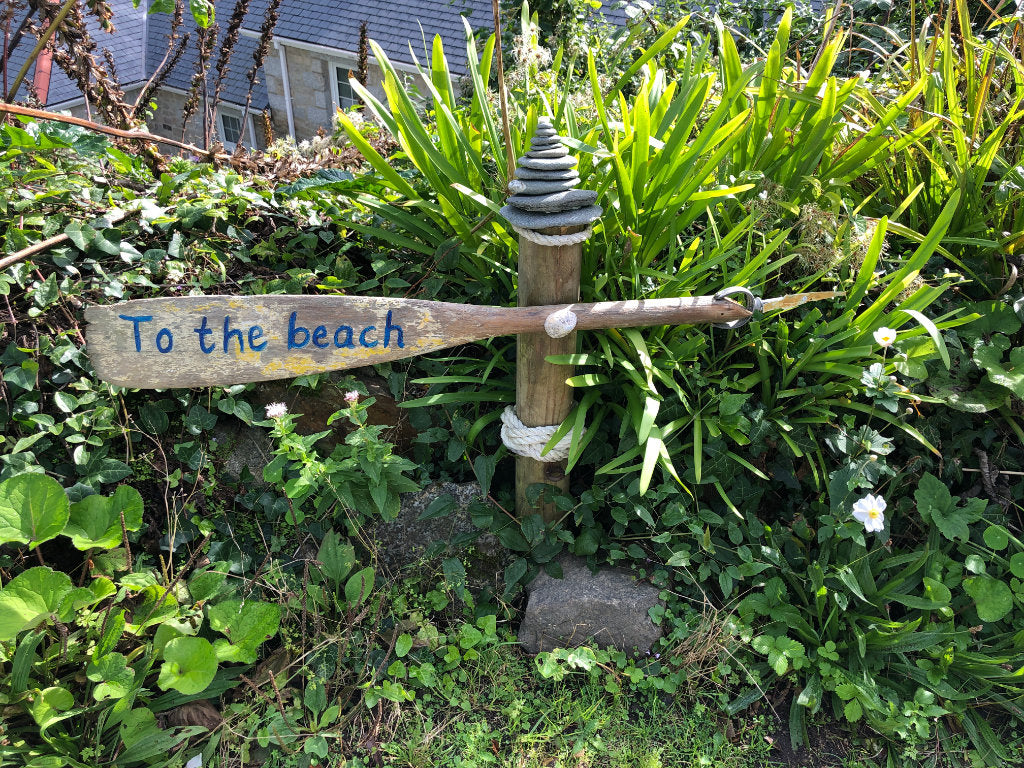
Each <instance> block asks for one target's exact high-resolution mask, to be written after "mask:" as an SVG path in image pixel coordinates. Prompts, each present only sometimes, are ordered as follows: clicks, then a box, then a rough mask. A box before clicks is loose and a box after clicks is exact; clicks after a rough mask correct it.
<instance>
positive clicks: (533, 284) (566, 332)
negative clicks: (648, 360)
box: [501, 120, 601, 521]
mask: <svg viewBox="0 0 1024 768" xmlns="http://www.w3.org/2000/svg"><path fill="white" fill-rule="evenodd" d="M575 165H576V160H575V158H572V157H570V156H569V153H568V150H567V149H566V147H565V146H564V145H563V144H562V142H561V139H560V137H559V136H558V134H557V133H556V132H555V129H554V127H552V125H551V123H550V122H549V121H546V120H541V121H539V122H538V124H537V130H536V132H535V133H534V136H533V139H532V140H531V142H530V149H529V151H527V153H526V155H525V156H524V157H521V158H519V162H518V168H517V169H516V173H515V176H516V178H515V180H514V181H512V182H510V184H509V191H511V192H512V193H513V194H512V196H511V197H509V199H508V205H506V206H505V207H504V208H502V209H501V213H502V215H503V216H504V217H505V218H506V219H507V220H508V221H509V222H510V223H511V224H512V226H513V227H514V228H515V230H516V232H518V233H519V306H521V307H528V306H543V305H552V304H555V305H557V304H574V303H576V302H578V301H579V298H580V269H581V266H582V260H583V242H584V241H585V240H586V239H587V238H588V237H589V236H590V234H591V229H590V224H591V222H593V221H595V220H596V219H598V218H599V217H600V216H601V208H600V206H597V205H594V202H595V201H596V200H597V193H596V192H593V191H590V190H583V189H576V188H575V187H576V185H577V184H579V180H580V178H579V173H578V172H577V171H576V170H575ZM575 323H576V316H575V315H574V314H573V313H571V312H564V313H556V315H553V316H552V318H550V319H549V322H548V323H546V324H545V333H521V334H519V337H518V344H517V347H516V405H515V409H514V410H512V409H506V412H505V413H504V414H503V416H502V422H503V427H502V439H503V440H504V441H505V445H506V446H507V447H508V448H509V450H511V451H512V452H514V453H516V454H517V456H516V514H517V515H518V516H520V517H522V516H524V515H528V514H532V513H534V512H540V514H541V515H542V516H543V517H544V519H545V520H546V521H550V520H552V519H554V518H555V517H557V515H558V512H557V509H556V508H555V505H554V503H552V502H550V501H542V502H541V503H540V504H539V505H536V506H534V505H531V504H530V503H529V501H528V499H527V494H526V490H527V488H529V487H530V486H531V485H534V484H536V483H544V484H548V485H553V486H555V487H557V488H559V489H561V490H562V491H568V489H569V477H568V475H567V474H566V460H567V457H568V446H569V442H570V440H569V437H568V436H567V437H566V438H565V439H563V440H562V441H560V442H559V444H558V445H556V446H555V447H553V448H552V449H551V450H550V451H548V452H547V453H543V452H542V451H543V448H544V446H545V444H546V443H547V442H548V441H549V440H550V438H551V436H552V435H553V434H554V430H555V429H556V428H557V427H558V425H559V424H561V423H562V421H563V420H564V419H565V418H566V417H567V416H568V415H569V412H570V411H571V410H572V401H573V395H572V388H571V387H569V386H568V385H567V384H566V383H565V381H566V379H567V378H568V377H569V376H572V368H571V367H568V366H564V365H553V364H551V363H548V362H546V361H545V358H546V357H548V356H549V355H564V354H570V353H573V352H575V351H576V333H575V331H574V330H573V329H574V328H575Z"/></svg>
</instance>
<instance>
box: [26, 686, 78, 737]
mask: <svg viewBox="0 0 1024 768" xmlns="http://www.w3.org/2000/svg"><path fill="white" fill-rule="evenodd" d="M74 706H75V697H74V696H73V695H72V693H71V691H69V690H68V689H67V688H62V687H60V686H53V687H50V688H44V689H43V690H41V691H39V690H37V691H36V692H35V695H34V696H33V697H32V706H31V712H32V719H33V720H35V721H36V725H38V726H39V728H40V729H41V730H46V729H47V728H48V727H49V726H51V725H53V724H54V723H56V722H57V721H58V720H63V719H64V718H62V717H60V713H62V712H67V711H68V710H69V709H71V708H72V707H74Z"/></svg>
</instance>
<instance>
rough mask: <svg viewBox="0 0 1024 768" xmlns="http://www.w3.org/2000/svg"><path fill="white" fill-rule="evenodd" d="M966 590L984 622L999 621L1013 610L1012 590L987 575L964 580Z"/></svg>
mask: <svg viewBox="0 0 1024 768" xmlns="http://www.w3.org/2000/svg"><path fill="white" fill-rule="evenodd" d="M964 589H965V590H966V591H967V594H968V595H970V596H971V599H973V600H974V604H975V606H976V607H977V609H978V618H979V619H981V620H982V621H985V622H988V621H999V620H1000V619H1002V618H1003V617H1004V616H1006V615H1007V614H1008V613H1009V612H1010V611H1011V610H1012V609H1013V593H1012V592H1011V591H1010V588H1009V587H1008V586H1007V585H1006V584H1004V583H1003V582H1001V581H999V580H998V579H994V578H992V577H991V576H989V575H987V574H981V575H978V576H975V577H974V578H971V579H964Z"/></svg>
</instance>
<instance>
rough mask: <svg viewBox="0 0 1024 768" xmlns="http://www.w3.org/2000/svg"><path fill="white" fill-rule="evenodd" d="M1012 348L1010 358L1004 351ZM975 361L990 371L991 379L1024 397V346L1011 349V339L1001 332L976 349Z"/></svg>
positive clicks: (994, 382)
mask: <svg viewBox="0 0 1024 768" xmlns="http://www.w3.org/2000/svg"><path fill="white" fill-rule="evenodd" d="M1008 349H1009V350H1010V356H1009V359H1008V360H1003V353H1004V352H1006V351H1007V350H1008ZM974 362H976V363H977V364H978V365H979V366H980V367H981V368H984V369H985V371H986V372H987V373H988V378H989V381H991V382H992V383H993V384H998V385H999V386H1001V387H1006V388H1007V389H1009V390H1010V391H1011V392H1013V394H1015V395H1016V396H1017V397H1024V347H1014V348H1013V349H1010V340H1009V339H1008V338H1006V337H1005V336H1003V335H1001V334H999V335H996V336H993V337H992V338H991V339H989V341H988V342H981V343H980V344H979V345H978V346H977V347H975V349H974Z"/></svg>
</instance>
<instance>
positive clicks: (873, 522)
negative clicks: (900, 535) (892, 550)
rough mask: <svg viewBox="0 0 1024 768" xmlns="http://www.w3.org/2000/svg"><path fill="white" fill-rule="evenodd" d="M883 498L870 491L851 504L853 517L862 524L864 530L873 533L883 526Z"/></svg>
mask: <svg viewBox="0 0 1024 768" xmlns="http://www.w3.org/2000/svg"><path fill="white" fill-rule="evenodd" d="M884 512H885V499H883V498H882V497H881V496H872V495H871V494H870V493H869V494H868V495H867V496H865V497H864V498H863V499H860V500H859V501H857V502H855V503H854V505H853V517H854V519H856V520H857V521H859V522H861V523H863V524H864V530H865V531H867V532H868V533H875V532H877V531H880V530H882V528H884V527H885V515H884V514H883V513H884Z"/></svg>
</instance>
